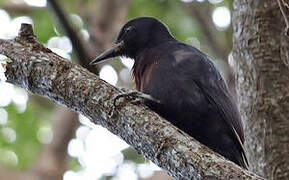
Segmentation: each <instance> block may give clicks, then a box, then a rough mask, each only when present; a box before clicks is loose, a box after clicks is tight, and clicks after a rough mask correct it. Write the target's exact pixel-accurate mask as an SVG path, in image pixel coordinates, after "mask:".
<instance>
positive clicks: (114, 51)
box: [89, 41, 124, 65]
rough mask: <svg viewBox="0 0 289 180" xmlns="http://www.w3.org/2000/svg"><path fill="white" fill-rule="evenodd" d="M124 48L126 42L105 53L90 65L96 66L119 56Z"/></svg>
mask: <svg viewBox="0 0 289 180" xmlns="http://www.w3.org/2000/svg"><path fill="white" fill-rule="evenodd" d="M123 47H124V42H123V41H121V42H119V43H117V44H115V45H114V47H113V48H111V49H109V50H106V51H104V52H103V53H101V54H100V55H99V56H97V57H96V58H95V59H94V60H93V61H91V62H90V63H89V65H95V64H97V63H99V62H102V61H103V60H106V59H109V58H112V57H116V56H119V51H120V50H121V49H122V48H123Z"/></svg>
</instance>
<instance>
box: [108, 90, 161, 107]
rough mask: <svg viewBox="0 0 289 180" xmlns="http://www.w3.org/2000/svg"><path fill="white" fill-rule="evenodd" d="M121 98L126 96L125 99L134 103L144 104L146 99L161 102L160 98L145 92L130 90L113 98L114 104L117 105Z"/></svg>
mask: <svg viewBox="0 0 289 180" xmlns="http://www.w3.org/2000/svg"><path fill="white" fill-rule="evenodd" d="M120 98H124V100H125V101H129V102H130V103H132V104H142V103H144V101H145V100H148V101H153V102H157V103H160V101H159V100H157V99H155V98H153V97H152V96H151V95H149V94H144V93H142V92H139V91H130V92H126V93H122V94H119V95H117V96H116V97H115V98H113V105H114V106H115V107H116V106H117V101H118V100H119V99H120Z"/></svg>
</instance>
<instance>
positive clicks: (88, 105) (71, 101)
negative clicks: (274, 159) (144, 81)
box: [0, 24, 262, 179]
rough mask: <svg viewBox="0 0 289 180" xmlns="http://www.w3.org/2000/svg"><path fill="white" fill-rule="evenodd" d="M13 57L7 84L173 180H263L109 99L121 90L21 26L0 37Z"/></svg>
mask: <svg viewBox="0 0 289 180" xmlns="http://www.w3.org/2000/svg"><path fill="white" fill-rule="evenodd" d="M0 53H1V54H4V55H6V56H7V57H9V58H11V59H12V62H11V63H9V64H8V65H7V67H6V72H5V74H6V77H7V79H8V82H10V83H13V84H15V85H18V86H20V87H23V88H25V89H27V90H29V91H30V92H32V93H35V94H39V95H42V96H45V97H47V98H49V99H51V100H52V101H54V102H56V103H58V104H62V105H64V106H66V107H68V108H70V109H73V110H75V111H77V112H79V113H81V114H83V115H85V116H86V117H88V118H89V119H90V120H91V121H92V122H93V123H95V124H100V125H102V126H103V127H105V128H107V129H108V130H109V131H111V132H112V133H114V134H116V135H118V136H119V137H121V138H122V139H124V140H125V141H126V142H127V143H128V144H130V145H131V146H132V147H134V148H135V149H136V150H137V151H138V152H139V153H141V154H142V155H144V156H145V157H146V158H148V159H150V160H152V161H153V162H154V163H156V164H157V165H158V166H160V167H162V168H163V169H164V170H166V171H167V172H168V173H169V174H170V175H172V176H173V177H175V178H177V179H208V178H214V179H262V178H261V177H259V176H257V175H255V174H253V173H251V172H249V171H247V170H244V169H242V168H240V167H239V166H237V165H235V164H234V163H232V162H230V161H228V160H226V159H224V158H223V157H222V156H220V155H218V154H217V153H214V152H213V151H211V150H210V149H208V148H207V147H206V146H203V145H201V144H200V143H198V142H197V141H196V140H194V139H193V138H192V137H189V136H188V135H187V134H185V133H183V132H182V131H180V130H179V129H177V128H176V127H174V126H173V125H171V124H170V123H168V122H167V121H165V120H164V119H162V118H160V117H159V116H158V115H157V114H155V113H154V112H151V111H149V110H148V108H146V107H145V106H142V105H139V106H135V105H132V104H130V103H129V102H125V101H120V102H119V105H118V106H117V107H114V106H113V103H112V102H113V101H112V99H113V98H114V97H115V96H116V95H118V94H119V93H120V90H119V89H117V88H116V87H114V86H111V85H109V84H108V83H106V82H104V81H103V80H101V79H99V78H98V77H97V76H96V75H94V74H92V73H90V72H89V71H87V70H86V69H84V68H82V67H80V66H79V65H77V64H73V63H71V62H70V61H68V60H66V59H64V58H62V57H60V56H58V55H56V54H54V53H53V52H51V51H50V50H49V49H47V48H45V47H44V46H42V45H41V44H39V43H38V42H37V41H36V38H35V36H34V35H33V32H32V27H31V26H30V25H27V24H24V25H22V28H21V30H20V33H19V36H18V37H17V38H16V39H13V40H0Z"/></svg>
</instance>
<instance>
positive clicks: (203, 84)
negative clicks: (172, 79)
mask: <svg viewBox="0 0 289 180" xmlns="http://www.w3.org/2000/svg"><path fill="white" fill-rule="evenodd" d="M173 54H174V60H175V62H176V65H175V68H180V71H185V72H184V73H186V71H187V73H188V74H190V75H191V77H188V76H183V77H186V78H193V81H194V83H195V85H196V86H197V87H198V88H199V89H200V90H201V92H202V93H203V95H204V96H205V98H206V99H207V101H208V102H209V103H210V104H211V105H212V106H214V107H215V108H216V109H217V110H218V112H219V113H220V115H221V116H222V117H223V118H222V119H224V120H225V122H226V124H227V125H228V126H229V128H230V129H231V133H232V137H234V138H235V141H234V142H235V143H236V145H237V146H238V148H239V149H240V150H241V152H242V157H243V160H244V163H245V164H243V165H244V167H247V166H248V160H247V158H246V154H245V150H244V147H243V143H244V132H243V125H242V122H241V119H240V115H239V112H238V109H237V107H236V104H235V103H234V100H233V97H232V96H231V94H230V92H229V90H228V88H227V85H226V84H225V81H224V80H223V78H222V76H221V75H220V73H219V72H218V70H217V69H216V67H215V66H214V64H213V63H212V62H211V60H209V58H208V57H207V56H206V55H205V54H204V53H202V52H200V51H199V50H197V49H195V48H192V47H191V49H190V51H189V50H178V51H175V52H173ZM192 72H193V74H192Z"/></svg>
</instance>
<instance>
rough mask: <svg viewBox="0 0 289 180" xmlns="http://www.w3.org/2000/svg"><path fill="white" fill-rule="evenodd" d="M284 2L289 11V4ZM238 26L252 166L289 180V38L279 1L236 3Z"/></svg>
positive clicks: (241, 0)
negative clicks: (286, 33)
mask: <svg viewBox="0 0 289 180" xmlns="http://www.w3.org/2000/svg"><path fill="white" fill-rule="evenodd" d="M280 1H282V3H285V6H284V7H285V8H288V6H286V5H287V3H289V1H288V0H280ZM283 5H284V4H283ZM287 12H288V9H287ZM233 26H234V59H235V65H236V66H235V68H236V80H237V83H236V85H237V94H238V100H239V107H240V111H241V116H242V119H243V121H244V123H245V139H246V147H247V149H248V154H249V160H250V162H251V168H252V170H253V171H254V172H256V173H257V174H259V175H261V176H263V177H267V178H268V179H278V180H279V179H289V66H288V54H289V49H288V47H289V46H288V45H289V44H288V42H289V38H288V37H287V36H286V35H285V28H286V26H285V21H284V17H283V16H282V14H281V11H280V8H279V6H278V0H246V1H244V0H235V2H234V18H233Z"/></svg>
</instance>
